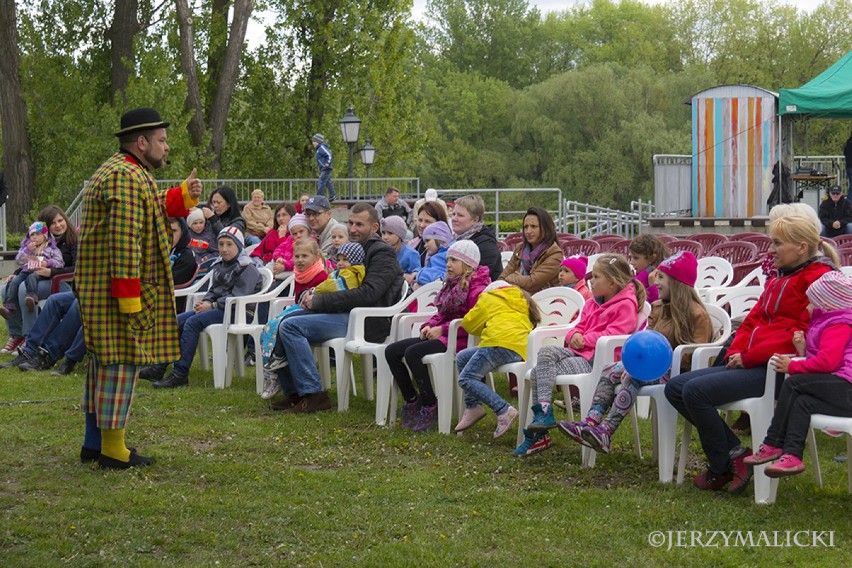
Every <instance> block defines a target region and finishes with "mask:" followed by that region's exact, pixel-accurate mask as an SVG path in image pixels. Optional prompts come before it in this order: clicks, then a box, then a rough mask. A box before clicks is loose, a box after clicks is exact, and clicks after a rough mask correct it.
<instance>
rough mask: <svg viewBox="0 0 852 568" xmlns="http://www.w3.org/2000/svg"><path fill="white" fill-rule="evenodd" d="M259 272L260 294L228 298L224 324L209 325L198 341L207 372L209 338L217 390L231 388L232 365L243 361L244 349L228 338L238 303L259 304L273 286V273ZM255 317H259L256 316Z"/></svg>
mask: <svg viewBox="0 0 852 568" xmlns="http://www.w3.org/2000/svg"><path fill="white" fill-rule="evenodd" d="M258 272H260V276H261V278H262V279H263V280H262V284H261V288H260V292H259V293H258V294H251V295H249V296H241V297H236V298H227V299H226V300H225V310H224V311H225V317H224V320H223V321H222V323H217V324H213V325H208V326H207V327H205V328H204V331H202V332H201V336H200V338H199V341H198V356H199V357H200V358H201V368H202V369H204V370H205V371H206V370H208V369H209V368H210V362H209V357H208V352H207V338H208V337H209V338H210V344H211V352H212V355H213V386H214V387H216V388H217V389H223V388H225V387H229V386H231V378H232V376H233V372H232V363H233V362H234V361H235V360H236V359H240V360H242V349H238V348H237V341H236V336H234V337H233V338H231V339H230V340H229V337H228V327H229V326H230V325H231V323H232V322H234V321H236V320H235V319H234V318H235V312H236V309H235V307H236V305H237V302H239V301H242V300H244V301H245V303H252V302H257V301H258V300H257V298H258V297H259V296H261V295H262V294H263V293H264V292H266V291H267V290H268V289H269V287H270V285H271V284H272V272H271V271H270V270H269V269H267V268H258ZM256 313H257V312H255V314H256ZM243 317H245V304H244V305H243ZM255 317H257V316H256V315H255ZM240 346H242V343H240ZM261 384H262V383H261Z"/></svg>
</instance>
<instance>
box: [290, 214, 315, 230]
mask: <svg viewBox="0 0 852 568" xmlns="http://www.w3.org/2000/svg"><path fill="white" fill-rule="evenodd" d="M299 225H301V226H302V227H305V228H306V229H307V230H309V231H310V230H311V227H310V226H309V225H308V218H307V217H305V215H304V214H302V213H296V214H295V215H293V216H292V217H290V222H289V223H287V230H288V231H290V230H292V229H293V227H298V226H299Z"/></svg>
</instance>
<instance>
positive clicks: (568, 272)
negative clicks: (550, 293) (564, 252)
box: [559, 255, 592, 301]
mask: <svg viewBox="0 0 852 568" xmlns="http://www.w3.org/2000/svg"><path fill="white" fill-rule="evenodd" d="M588 265H589V259H588V258H587V257H585V256H581V255H574V256H569V257H568V258H566V259H565V260H563V261H562V266H561V267H560V268H559V283H560V284H562V285H563V286H567V287H568V288H573V289H574V290H576V291H577V292H578V293H579V294H580V295H581V296H583V299H584V300H586V301H589V300H591V299H592V291H591V290H589V287H588V286H587V285H586V269H587V268H588Z"/></svg>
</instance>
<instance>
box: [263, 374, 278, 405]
mask: <svg viewBox="0 0 852 568" xmlns="http://www.w3.org/2000/svg"><path fill="white" fill-rule="evenodd" d="M280 390H281V385H280V384H279V383H278V375H276V374H275V373H269V372H266V373H263V392H262V393H260V398H262V399H263V400H269V399H270V398H272V397H273V396H275V395H276V394H278V391H280Z"/></svg>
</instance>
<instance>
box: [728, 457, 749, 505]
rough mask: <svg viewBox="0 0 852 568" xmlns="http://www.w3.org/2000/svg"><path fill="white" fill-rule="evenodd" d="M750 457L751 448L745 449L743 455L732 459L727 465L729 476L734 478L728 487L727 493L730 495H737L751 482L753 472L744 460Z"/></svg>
mask: <svg viewBox="0 0 852 568" xmlns="http://www.w3.org/2000/svg"><path fill="white" fill-rule="evenodd" d="M751 455H752V451H751V448H746V449H745V451H744V452H743V453H741V454H740V455H738V456H737V457H735V458H734V459H732V460H731V462H730V463H729V464H728V467H729V468H730V471H731V475H732V476H733V478H734V479H733V480H732V481H731V484H730V485H729V486H728V493H730V494H731V495H739V494H740V493H742V492H743V491H745V490H746V487H748V482H749V481H751V476H752V475H753V474H754V470H753V469H752V467H751V466H750V465H748V464H747V463H746V461H745V460H746V458H748V457H749V456H751Z"/></svg>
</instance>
